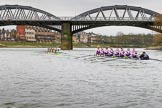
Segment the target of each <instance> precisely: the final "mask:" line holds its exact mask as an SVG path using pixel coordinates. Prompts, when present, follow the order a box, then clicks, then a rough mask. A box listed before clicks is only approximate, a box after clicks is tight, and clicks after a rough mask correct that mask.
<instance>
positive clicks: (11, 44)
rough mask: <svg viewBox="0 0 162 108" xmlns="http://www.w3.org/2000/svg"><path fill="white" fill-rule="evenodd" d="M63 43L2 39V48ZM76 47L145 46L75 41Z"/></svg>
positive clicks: (41, 46) (52, 45) (38, 46)
mask: <svg viewBox="0 0 162 108" xmlns="http://www.w3.org/2000/svg"><path fill="white" fill-rule="evenodd" d="M60 46H61V43H53V42H46V43H38V42H15V41H10V42H9V41H0V48H49V47H60ZM73 47H74V48H96V47H103V48H105V47H114V48H116V47H123V48H133V47H134V48H143V47H144V46H139V45H119V44H97V43H92V44H88V43H74V42H73Z"/></svg>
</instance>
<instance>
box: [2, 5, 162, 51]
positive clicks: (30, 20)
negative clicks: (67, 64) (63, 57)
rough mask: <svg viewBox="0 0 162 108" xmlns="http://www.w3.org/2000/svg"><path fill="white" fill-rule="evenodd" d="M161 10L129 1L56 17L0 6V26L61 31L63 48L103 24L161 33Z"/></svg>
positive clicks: (27, 7)
mask: <svg viewBox="0 0 162 108" xmlns="http://www.w3.org/2000/svg"><path fill="white" fill-rule="evenodd" d="M157 16H161V14H160V13H158V12H155V11H152V10H149V9H145V8H142V7H135V6H128V5H114V6H104V7H100V8H96V9H92V10H89V11H86V12H84V13H82V14H79V15H78V16H75V17H57V16H55V15H53V14H51V13H48V12H46V11H43V10H40V9H37V8H33V7H31V6H21V5H1V6H0V26H6V25H31V26H40V27H45V28H48V29H52V30H55V31H57V32H60V33H61V49H62V50H72V49H73V44H72V35H73V34H75V33H77V32H80V31H83V30H87V29H91V28H96V27H102V26H135V27H140V28H145V29H150V30H154V31H156V32H160V33H162V22H161V20H157Z"/></svg>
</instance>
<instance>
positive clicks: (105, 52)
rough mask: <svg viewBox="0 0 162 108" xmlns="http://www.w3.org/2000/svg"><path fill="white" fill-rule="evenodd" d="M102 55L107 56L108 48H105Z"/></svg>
mask: <svg viewBox="0 0 162 108" xmlns="http://www.w3.org/2000/svg"><path fill="white" fill-rule="evenodd" d="M104 54H105V56H108V55H109V49H108V47H106V49H105V50H104Z"/></svg>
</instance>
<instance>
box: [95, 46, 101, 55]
mask: <svg viewBox="0 0 162 108" xmlns="http://www.w3.org/2000/svg"><path fill="white" fill-rule="evenodd" d="M100 54H101V53H100V48H99V47H97V50H96V56H100Z"/></svg>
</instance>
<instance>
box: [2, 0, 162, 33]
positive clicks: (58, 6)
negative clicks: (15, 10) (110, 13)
mask: <svg viewBox="0 0 162 108" xmlns="http://www.w3.org/2000/svg"><path fill="white" fill-rule="evenodd" d="M5 4H10V5H11V4H19V5H28V6H32V7H35V8H39V9H42V10H45V11H47V12H49V13H51V14H53V15H56V16H75V15H78V14H80V13H82V12H85V11H88V10H91V9H94V8H98V7H101V6H111V5H131V6H140V7H143V8H147V9H151V10H153V11H156V12H159V13H162V0H0V5H5ZM89 31H93V32H95V33H100V34H107V35H115V34H116V33H117V32H123V33H152V31H150V30H146V29H142V28H135V27H101V28H95V29H91V30H88V32H89Z"/></svg>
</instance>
